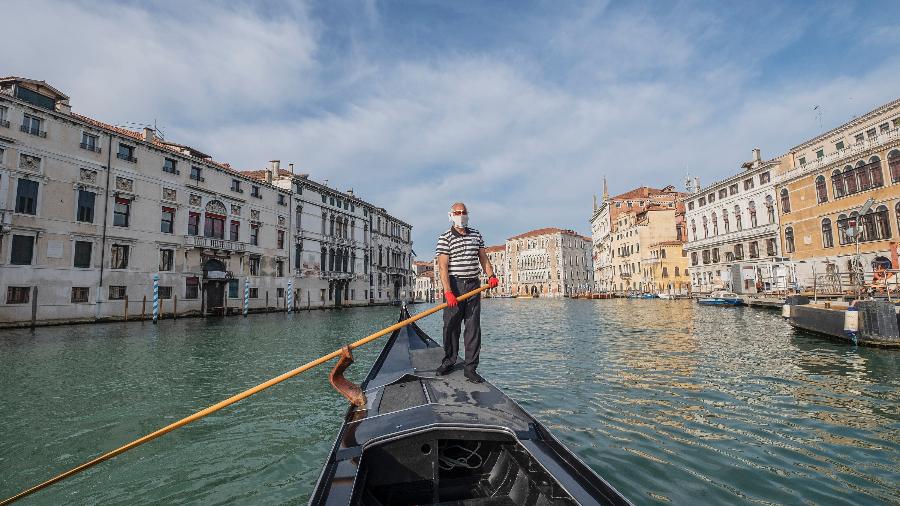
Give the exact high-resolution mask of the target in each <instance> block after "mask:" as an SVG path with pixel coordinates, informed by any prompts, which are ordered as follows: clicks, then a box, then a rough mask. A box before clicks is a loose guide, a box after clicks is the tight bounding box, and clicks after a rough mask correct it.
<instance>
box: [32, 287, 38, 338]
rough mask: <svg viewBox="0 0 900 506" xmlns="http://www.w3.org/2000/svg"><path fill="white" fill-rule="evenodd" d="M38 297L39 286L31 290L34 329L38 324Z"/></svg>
mask: <svg viewBox="0 0 900 506" xmlns="http://www.w3.org/2000/svg"><path fill="white" fill-rule="evenodd" d="M37 298H38V287H34V290H32V291H31V329H32V330H34V326H35V325H37Z"/></svg>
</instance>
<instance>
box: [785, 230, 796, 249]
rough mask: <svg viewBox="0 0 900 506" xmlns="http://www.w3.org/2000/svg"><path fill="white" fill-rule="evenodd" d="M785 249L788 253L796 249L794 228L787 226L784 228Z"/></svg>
mask: <svg viewBox="0 0 900 506" xmlns="http://www.w3.org/2000/svg"><path fill="white" fill-rule="evenodd" d="M784 249H785V252H787V253H793V252H794V251H796V248H795V247H794V228H793V227H787V228H785V229H784Z"/></svg>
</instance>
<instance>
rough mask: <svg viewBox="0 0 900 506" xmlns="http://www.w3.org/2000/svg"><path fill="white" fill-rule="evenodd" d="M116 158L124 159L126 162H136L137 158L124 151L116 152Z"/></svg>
mask: <svg viewBox="0 0 900 506" xmlns="http://www.w3.org/2000/svg"><path fill="white" fill-rule="evenodd" d="M116 158H118V159H119V160H125V161H126V162H131V163H137V158H135V157H133V156H131V155H128V154H126V153H116Z"/></svg>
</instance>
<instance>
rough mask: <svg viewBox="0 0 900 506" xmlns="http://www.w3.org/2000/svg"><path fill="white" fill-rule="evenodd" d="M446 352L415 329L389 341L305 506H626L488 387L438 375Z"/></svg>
mask: <svg viewBox="0 0 900 506" xmlns="http://www.w3.org/2000/svg"><path fill="white" fill-rule="evenodd" d="M406 318H409V313H408V312H407V309H406V307H403V308H402V309H401V315H400V319H401V320H403V319H406ZM443 353H444V351H443V348H442V347H441V346H440V345H439V344H438V343H436V342H435V341H434V340H432V339H431V338H430V337H428V336H427V335H426V334H425V332H423V331H422V330H421V329H420V328H419V327H418V326H416V325H415V324H414V323H412V324H409V325H407V326H405V327H403V328H401V329H399V330H397V331H395V332H394V333H393V334H391V336H390V338H389V340H388V341H387V343H386V344H385V346H384V349H383V350H382V351H381V354H380V355H379V356H378V358H377V359H376V361H375V363H374V365H373V366H372V369H371V371H369V374H368V375H367V376H366V378H365V380H364V381H363V382H362V384H361V385H360V388H361V390H362V393H363V394H364V396H365V399H360V400H358V401H357V402H358V403H359V404H361V407H357V406H355V405H352V404H351V406H350V409H349V410H348V412H347V414H346V417H345V419H344V424H343V426H342V427H341V429H340V431H339V432H338V436H337V439H336V441H335V443H334V446H333V448H332V450H331V452H330V454H329V455H328V459H327V461H326V462H325V465H324V467H323V469H322V473H321V475H320V476H319V479H318V482H317V483H316V486H315V490H314V491H313V493H312V496H311V497H310V501H309V504H311V505H338V504H339V505H366V506H370V505H371V506H381V505H407V504H442V505H451V504H452V505H476V504H477V505H512V504H516V505H518V504H527V505H544V504H587V505H595V504H597V505H599V504H602V505H628V504H631V503H630V502H629V501H628V499H626V498H625V497H624V496H623V495H621V494H620V493H619V492H618V491H617V490H616V489H615V488H613V487H612V486H611V485H610V484H609V483H607V482H606V481H605V480H603V479H602V478H601V477H600V476H598V475H597V474H596V473H595V472H594V471H592V470H591V469H590V468H589V467H587V466H586V465H585V464H584V463H583V462H582V461H581V460H579V459H578V457H576V456H575V454H573V453H572V452H571V451H570V450H569V449H568V448H566V447H565V446H564V445H563V444H562V443H560V442H559V441H558V440H557V439H556V438H555V437H553V435H551V434H550V431H548V430H547V428H546V427H544V426H543V425H542V424H541V423H540V422H538V421H537V420H535V419H534V418H533V417H532V416H531V415H529V414H528V413H527V412H525V410H523V409H522V408H521V407H520V406H519V405H518V404H516V403H515V402H514V401H513V400H512V399H510V398H509V397H507V396H506V395H505V394H503V393H502V392H501V391H500V390H498V389H497V388H496V387H494V386H493V385H491V384H490V383H489V382H487V381H485V382H484V383H480V384H475V383H471V382H468V381H466V379H465V378H464V376H463V372H462V370H461V369H460V368H457V369H455V370H454V371H452V372H451V373H449V374H447V375H444V376H435V374H434V370H435V369H436V368H437V366H438V365H440V362H441V359H442V358H443ZM341 378H343V377H341Z"/></svg>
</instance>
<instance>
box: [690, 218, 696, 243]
mask: <svg viewBox="0 0 900 506" xmlns="http://www.w3.org/2000/svg"><path fill="white" fill-rule="evenodd" d="M691 233H692V234H694V240H695V241H696V240H697V222H696V221H695V220H691Z"/></svg>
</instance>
